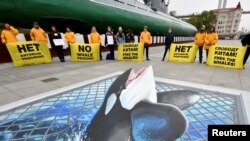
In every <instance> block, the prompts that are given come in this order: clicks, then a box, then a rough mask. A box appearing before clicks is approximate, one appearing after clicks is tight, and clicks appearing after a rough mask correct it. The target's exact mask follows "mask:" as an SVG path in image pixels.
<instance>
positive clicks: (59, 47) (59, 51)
mask: <svg viewBox="0 0 250 141" xmlns="http://www.w3.org/2000/svg"><path fill="white" fill-rule="evenodd" d="M49 39H50V42H51V46H52V48H54V49H55V50H56V53H57V56H58V57H59V59H60V61H61V62H65V59H64V54H63V45H62V44H61V45H59V44H58V45H56V43H55V42H56V40H61V41H63V40H62V36H61V34H60V33H59V32H58V31H57V29H56V26H51V33H50V34H49Z"/></svg>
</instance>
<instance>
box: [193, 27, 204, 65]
mask: <svg viewBox="0 0 250 141" xmlns="http://www.w3.org/2000/svg"><path fill="white" fill-rule="evenodd" d="M205 36H206V33H205V27H202V28H201V29H200V31H199V32H197V33H196V35H195V38H194V43H195V44H196V45H197V46H198V47H199V62H200V63H202V58H203V46H204V42H205Z"/></svg>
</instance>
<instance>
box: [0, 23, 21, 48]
mask: <svg viewBox="0 0 250 141" xmlns="http://www.w3.org/2000/svg"><path fill="white" fill-rule="evenodd" d="M17 34H18V30H17V29H15V28H14V27H13V26H10V25H9V24H8V23H5V24H4V29H3V31H2V33H1V40H2V43H3V44H6V43H13V42H18V41H17V37H16V35H17Z"/></svg>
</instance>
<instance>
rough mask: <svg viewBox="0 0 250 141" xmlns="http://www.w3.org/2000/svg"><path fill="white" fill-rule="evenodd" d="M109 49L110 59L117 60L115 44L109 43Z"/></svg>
mask: <svg viewBox="0 0 250 141" xmlns="http://www.w3.org/2000/svg"><path fill="white" fill-rule="evenodd" d="M108 48H109V51H110V59H111V60H115V46H114V45H108Z"/></svg>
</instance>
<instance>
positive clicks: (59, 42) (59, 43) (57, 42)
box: [53, 39, 65, 46]
mask: <svg viewBox="0 0 250 141" xmlns="http://www.w3.org/2000/svg"><path fill="white" fill-rule="evenodd" d="M53 42H54V44H55V46H64V45H65V44H64V41H63V39H53Z"/></svg>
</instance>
